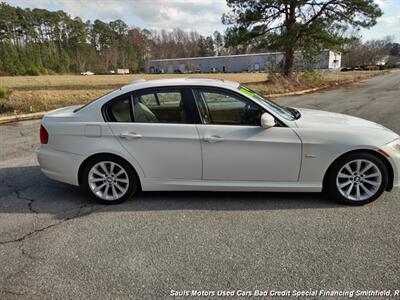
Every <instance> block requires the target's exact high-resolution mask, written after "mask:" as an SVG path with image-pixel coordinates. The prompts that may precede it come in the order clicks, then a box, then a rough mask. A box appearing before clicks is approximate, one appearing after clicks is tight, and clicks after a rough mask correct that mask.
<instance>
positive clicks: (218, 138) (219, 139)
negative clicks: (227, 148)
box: [203, 135, 224, 143]
mask: <svg viewBox="0 0 400 300" xmlns="http://www.w3.org/2000/svg"><path fill="white" fill-rule="evenodd" d="M203 140H204V141H205V142H208V143H217V142H222V141H223V140H224V138H223V137H222V136H219V135H212V136H206V137H205V138H204V139H203Z"/></svg>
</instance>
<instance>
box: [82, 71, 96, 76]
mask: <svg viewBox="0 0 400 300" xmlns="http://www.w3.org/2000/svg"><path fill="white" fill-rule="evenodd" d="M81 75H84V76H90V75H94V73H93V72H90V71H86V72H82V73H81Z"/></svg>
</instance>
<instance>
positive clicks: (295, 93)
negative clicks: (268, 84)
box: [266, 86, 328, 98]
mask: <svg viewBox="0 0 400 300" xmlns="http://www.w3.org/2000/svg"><path fill="white" fill-rule="evenodd" d="M327 87H328V86H320V87H316V88H312V89H307V90H301V91H295V92H287V93H281V94H268V95H266V96H267V97H271V98H276V97H285V96H297V95H304V94H307V93H311V92H316V91H319V90H323V89H326V88H327Z"/></svg>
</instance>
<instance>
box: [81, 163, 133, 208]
mask: <svg viewBox="0 0 400 300" xmlns="http://www.w3.org/2000/svg"><path fill="white" fill-rule="evenodd" d="M138 186H139V180H138V178H137V175H136V173H135V171H134V170H133V168H132V166H131V165H130V164H129V163H127V162H126V161H125V160H123V159H121V158H119V157H115V156H98V157H95V158H93V159H91V160H90V161H89V162H88V163H87V164H86V166H85V168H84V170H83V187H84V188H85V189H86V190H87V191H88V192H89V194H91V195H92V196H93V197H94V198H95V199H96V200H97V201H98V202H101V203H103V204H117V203H121V202H124V201H126V200H128V199H130V198H131V197H132V196H133V195H134V193H135V192H136V190H137V189H138Z"/></svg>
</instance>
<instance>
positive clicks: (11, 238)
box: [0, 71, 400, 299]
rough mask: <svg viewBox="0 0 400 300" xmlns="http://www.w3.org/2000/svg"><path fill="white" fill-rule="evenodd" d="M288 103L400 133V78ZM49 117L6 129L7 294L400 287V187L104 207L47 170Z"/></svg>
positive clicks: (3, 285) (1, 294) (2, 281)
mask: <svg viewBox="0 0 400 300" xmlns="http://www.w3.org/2000/svg"><path fill="white" fill-rule="evenodd" d="M278 101H280V102H281V103H283V104H286V105H292V106H298V107H308V108H317V109H324V110H328V111H336V112H346V113H348V114H352V115H356V116H360V117H363V118H366V119H369V120H372V121H376V122H379V123H381V124H383V125H385V126H387V127H389V128H391V129H393V130H394V131H396V132H398V133H400V121H399V115H400V73H399V72H398V71H397V72H394V73H392V74H389V75H384V76H380V77H375V78H372V79H369V80H367V81H363V82H361V83H359V84H357V85H356V86H353V87H345V88H341V89H338V90H334V91H328V92H320V93H315V94H310V95H304V96H299V97H297V96H296V97H285V98H281V99H279V100H278ZM38 128H39V121H27V122H19V123H13V124H7V125H1V126H0V140H1V144H0V298H1V299H14V298H23V299H28V298H29V299H50V298H61V299H64V298H88V299H97V298H101V299H111V298H121V299H125V298H134V299H160V298H168V297H169V294H170V290H171V289H173V290H183V289H197V290H202V289H206V290H210V289H211V290H216V289H225V290H229V289H243V290H252V289H260V290H267V289H269V290H270V289H282V290H283V289H304V290H306V289H309V288H313V289H316V288H318V289H371V290H374V289H380V290H381V289H392V290H395V289H399V288H400V286H399V282H400V256H399V254H398V253H399V250H398V249H399V248H400V225H399V224H400V222H399V221H400V217H399V208H400V192H399V190H396V191H394V192H392V193H386V194H384V196H383V197H382V198H381V199H379V200H378V201H376V202H374V203H371V204H370V205H367V206H363V207H347V206H342V205H339V204H336V203H332V202H331V201H329V200H327V199H325V198H323V197H322V196H321V195H319V194H298V193H292V194H290V193H281V194H278V193H207V192H199V193H193V192H180V193H176V192H164V193H161V192H159V193H155V192H152V193H141V194H139V195H137V197H136V198H135V199H133V200H131V201H129V202H127V203H124V204H121V205H116V206H102V205H98V204H96V203H95V202H93V201H92V200H91V199H89V198H88V197H87V196H86V195H85V194H84V193H83V192H82V191H81V190H80V189H79V188H78V187H74V186H69V185H66V184H62V183H58V182H55V181H51V180H49V179H47V178H46V177H45V176H44V175H43V174H42V173H41V172H40V169H39V167H38V165H37V161H36V157H35V153H34V150H35V149H36V147H37V146H38V140H39V138H38Z"/></svg>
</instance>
